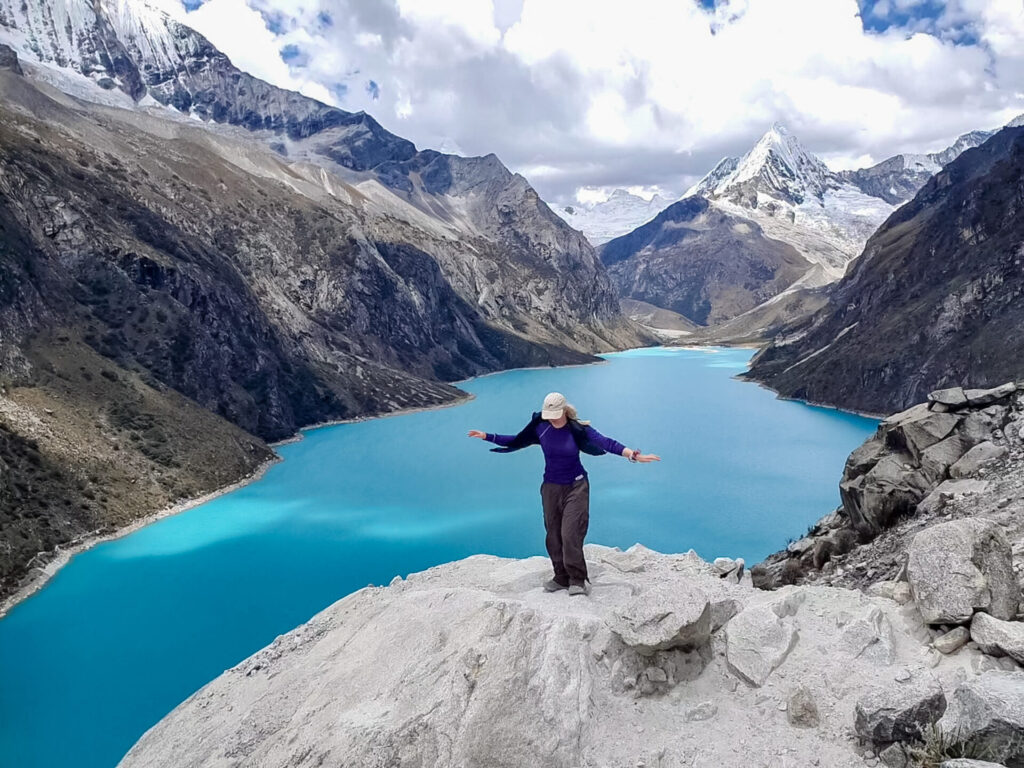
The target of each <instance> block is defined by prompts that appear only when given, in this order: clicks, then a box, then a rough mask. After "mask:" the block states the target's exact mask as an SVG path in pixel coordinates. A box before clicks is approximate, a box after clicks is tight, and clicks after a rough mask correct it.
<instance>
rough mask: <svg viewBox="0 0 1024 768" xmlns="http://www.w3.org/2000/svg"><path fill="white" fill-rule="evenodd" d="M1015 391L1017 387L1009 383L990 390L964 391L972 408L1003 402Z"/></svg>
mask: <svg viewBox="0 0 1024 768" xmlns="http://www.w3.org/2000/svg"><path fill="white" fill-rule="evenodd" d="M1016 391H1017V385H1016V384H1015V383H1014V382H1012V381H1009V382H1007V383H1006V384H1001V385H1000V386H998V387H993V388H991V389H968V390H965V391H964V395H966V397H967V402H968V403H970V404H971V405H973V406H977V407H980V406H985V405H991V404H992V403H997V402H999V401H1000V400H1005V399H1006V398H1008V397H1009V396H1010V395H1012V394H1014V393H1015V392H1016Z"/></svg>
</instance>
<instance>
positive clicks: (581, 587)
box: [569, 584, 587, 595]
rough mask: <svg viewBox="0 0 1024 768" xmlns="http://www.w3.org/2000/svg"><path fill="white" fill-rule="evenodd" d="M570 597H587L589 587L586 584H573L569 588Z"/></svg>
mask: <svg viewBox="0 0 1024 768" xmlns="http://www.w3.org/2000/svg"><path fill="white" fill-rule="evenodd" d="M569 594H570V595H585V594H587V587H586V585H585V584H573V585H571V586H570V587H569Z"/></svg>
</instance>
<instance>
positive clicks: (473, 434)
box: [468, 429, 487, 440]
mask: <svg viewBox="0 0 1024 768" xmlns="http://www.w3.org/2000/svg"><path fill="white" fill-rule="evenodd" d="M468 437H479V438H480V439H481V440H485V439H486V438H487V433H486V432H481V431H480V430H479V429H471V430H469V435H468Z"/></svg>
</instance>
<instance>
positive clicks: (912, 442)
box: [752, 382, 1024, 623]
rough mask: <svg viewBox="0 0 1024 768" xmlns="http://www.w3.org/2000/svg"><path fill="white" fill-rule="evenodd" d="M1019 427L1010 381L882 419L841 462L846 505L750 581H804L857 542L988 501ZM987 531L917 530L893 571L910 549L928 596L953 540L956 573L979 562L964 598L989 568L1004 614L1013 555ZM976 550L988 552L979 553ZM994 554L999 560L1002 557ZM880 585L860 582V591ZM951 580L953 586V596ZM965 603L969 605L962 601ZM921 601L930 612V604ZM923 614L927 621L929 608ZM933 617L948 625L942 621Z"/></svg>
mask: <svg viewBox="0 0 1024 768" xmlns="http://www.w3.org/2000/svg"><path fill="white" fill-rule="evenodd" d="M1019 424H1024V395H1022V393H1020V392H1018V387H1017V385H1016V384H1014V383H1012V382H1011V383H1007V384H1004V385H1000V386H999V387H995V388H992V389H978V390H973V389H972V390H967V391H964V390H962V389H960V388H956V389H948V390H942V391H936V392H933V393H931V394H930V396H929V400H928V402H926V403H921V404H919V405H915V406H913V407H911V408H909V409H908V410H906V411H902V412H900V413H897V414H895V415H893V416H890V417H888V418H886V419H884V420H882V422H881V423H880V424H879V426H878V430H877V432H876V433H875V435H874V436H873V437H872V438H870V439H869V440H867V441H866V442H865V443H864V444H863V445H861V446H860V447H859V448H857V449H856V450H855V451H854V452H853V453H851V454H850V457H849V458H848V459H847V461H846V466H845V468H844V470H843V475H842V479H841V480H840V483H839V492H840V498H841V500H842V507H841V508H840V509H839V510H837V511H836V513H834V514H831V515H828V516H826V517H825V518H823V519H822V520H821V521H820V522H819V523H818V524H817V525H816V526H814V527H813V528H812V530H811V531H810V532H809V535H808V536H806V537H805V538H803V539H801V540H799V541H796V542H793V543H792V544H790V546H789V547H788V548H787V549H786V550H785V551H784V552H779V553H777V554H775V555H772V556H771V557H769V558H768V559H767V560H766V561H765V562H763V563H760V564H758V565H756V566H755V567H754V569H753V572H752V573H753V577H754V583H755V584H757V585H758V586H763V587H766V588H772V587H776V586H779V585H781V584H786V583H795V582H798V581H801V580H803V579H805V578H807V577H808V576H810V575H812V574H817V573H821V572H822V571H823V570H824V571H825V572H829V571H830V570H831V569H832V568H833V567H834V566H835V563H834V562H833V565H829V562H830V561H833V560H838V559H841V558H843V557H844V556H846V555H847V554H848V553H850V552H851V551H852V550H854V549H855V548H856V547H857V546H858V545H862V544H864V543H865V542H869V541H873V540H875V539H876V538H878V537H879V536H880V535H881V534H882V533H883V532H885V531H888V530H890V529H891V528H893V527H894V526H895V527H897V528H898V527H900V526H902V525H903V524H905V523H906V521H912V520H916V521H918V523H919V526H918V529H920V528H925V527H927V525H928V524H930V523H932V522H934V521H935V518H941V517H942V516H943V513H944V510H945V507H946V505H947V503H948V502H949V501H950V500H952V499H958V498H975V497H977V495H980V494H987V492H988V491H989V489H990V486H991V478H992V477H994V476H995V475H997V474H998V473H996V472H995V471H994V470H993V467H994V466H996V464H998V462H1004V461H1006V460H1008V459H1009V458H1010V448H1011V447H1015V450H1016V451H1018V452H1024V438H1021V437H1020V435H1019V426H1018V425H1019ZM1014 457H1016V454H1014ZM954 467H958V468H959V469H957V470H956V472H957V479H951V475H952V474H953V471H954ZM992 525H995V527H994V528H990V527H986V526H985V525H984V524H982V523H979V522H970V521H959V522H957V523H951V524H949V525H948V526H945V527H943V526H937V527H935V528H928V530H925V531H922V532H921V533H917V531H916V530H915V531H914V533H916V534H917V535H918V537H919V538H918V539H915V545H913V546H912V545H911V544H910V540H911V539H912V538H913V536H909V535H908V536H907V541H906V543H905V544H904V545H903V546H902V549H901V551H898V552H893V556H894V559H893V561H892V562H893V563H896V562H897V561H898V564H897V565H895V567H896V568H899V566H901V565H902V564H903V562H904V560H905V557H906V553H907V551H908V549H910V550H911V551H912V554H911V558H912V566H911V573H923V574H925V575H924V576H922V578H921V580H920V583H921V585H922V589H923V590H924V592H927V591H928V590H929V589H930V585H932V584H937V583H938V582H939V581H940V579H939V578H938V576H939V574H943V578H942V579H941V581H947V579H946V578H945V573H946V572H947V570H948V568H949V566H950V563H951V561H950V559H949V558H950V557H952V554H951V552H952V550H951V547H952V542H953V541H954V540H955V541H959V542H962V543H963V545H964V547H966V548H967V549H966V550H964V555H963V558H961V559H962V560H963V564H962V565H961V566H960V567H962V568H964V569H966V568H967V563H970V562H973V563H976V564H978V565H977V566H975V565H972V566H970V570H965V571H964V573H965V575H964V578H963V581H962V583H961V587H962V588H963V589H964V590H966V591H967V592H970V591H971V590H975V591H976V592H978V593H979V595H980V592H985V593H986V594H988V592H987V590H988V588H989V587H988V582H985V584H984V585H981V586H971V585H970V584H969V583H968V582H971V579H970V578H969V577H968V576H967V575H966V574H967V573H969V572H970V573H974V572H977V567H980V564H981V562H984V563H985V567H986V568H991V569H993V570H992V578H994V579H996V582H994V584H993V586H994V587H995V588H997V589H999V590H1001V592H1000V593H999V594H1000V595H1003V596H1002V597H998V598H996V602H997V603H998V604H999V605H1000V606H1002V607H1001V608H999V609H998V610H999V611H1000V614H999V615H1002V614H1005V613H1006V612H1007V611H1008V610H1009V609H1010V608H1009V603H1008V601H1009V599H1010V598H1009V597H1008V596H1007V595H1008V594H1009V592H1010V591H1012V590H1011V589H1010V587H1009V586H1008V585H1009V583H1010V580H1012V579H1013V578H1014V577H1013V572H1012V568H1011V565H1010V549H1009V546H1008V544H1007V541H1006V538H1005V536H1004V534H1001V533H1000V527H999V525H996V524H992ZM979 526H981V527H984V528H985V530H986V531H988V533H986V534H985V536H984V540H985V542H989V543H991V545H992V546H991V547H989V546H988V544H985V545H984V546H983V545H982V544H980V543H978V536H979V535H980V534H977V535H976V532H975V529H976V528H978V527H979ZM993 547H994V550H992V548H993ZM975 550H977V551H975ZM981 550H985V552H984V555H983V553H982V552H981ZM989 550H992V551H989ZM996 550H997V551H998V552H999V553H1001V554H1000V555H999V556H998V557H997V555H996V553H995V551H996ZM997 561H998V562H997ZM889 567H890V569H891V568H892V567H893V566H889ZM881 578H883V577H876V578H875V579H872V580H870V581H866V582H865V583H864V584H863V585H862V586H865V587H866V586H868V584H870V583H871V582H872V581H878V580H881ZM986 578H988V576H986ZM955 581H956V580H949V582H950V583H949V588H950V589H953V588H954V587H953V583H954V582H955ZM958 583H960V582H958ZM922 594H923V593H922ZM965 595H966V592H965ZM978 599H979V600H980V599H981V598H980V596H979V597H978ZM987 599H988V598H986V600H987ZM1015 599H1016V598H1014V600H1015ZM964 600H966V603H972V602H974V599H973V598H971V599H968V598H967V597H966V596H965V597H964ZM966 603H965V605H966ZM925 604H929V605H930V603H929V601H928V600H925ZM927 610H928V611H929V615H932V614H931V611H932V610H933V608H931V607H929V608H928V609H927ZM934 610H936V611H937V613H935V615H934V617H933V618H934V620H935V621H937V622H944V621H954V619H953V618H952V616H949V615H946V614H945V613H942V611H941V610H939V609H938V608H935V609H934ZM951 610H952V609H951ZM958 610H959V611H960V612H959V613H957V616H958V617H959V618H957V619H956V620H955V621H956V622H957V623H959V622H963V621H969V620H970V616H971V614H972V613H973V612H974V609H973V608H972V609H970V610H967V608H966V607H964V606H962V607H961V609H958ZM965 610H966V611H967V612H966V613H963V611H965ZM1013 610H1016V607H1015V604H1014V607H1013ZM954 612H956V611H954ZM939 614H941V615H942V616H945V618H939ZM1006 617H1008V618H1012V616H1009V615H1008V616H1006Z"/></svg>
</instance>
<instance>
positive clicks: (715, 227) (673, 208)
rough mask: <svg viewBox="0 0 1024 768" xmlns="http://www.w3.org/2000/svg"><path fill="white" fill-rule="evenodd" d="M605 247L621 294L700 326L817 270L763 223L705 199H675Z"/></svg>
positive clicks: (603, 253)
mask: <svg viewBox="0 0 1024 768" xmlns="http://www.w3.org/2000/svg"><path fill="white" fill-rule="evenodd" d="M599 250H600V254H601V259H602V261H603V262H604V263H605V265H606V266H607V267H608V271H609V273H610V274H611V276H612V280H613V281H614V283H615V286H616V288H617V290H618V292H619V295H620V296H622V297H624V298H629V299H635V300H638V301H643V302H647V303H650V304H653V305H655V306H657V307H662V308H664V309H668V310H671V311H673V312H677V313H679V314H680V315H682V316H683V317H685V318H687V319H688V320H690V321H692V322H694V323H697V324H699V325H716V324H718V323H722V322H723V321H726V320H729V319H731V318H733V317H735V316H737V315H740V314H742V313H744V312H746V311H748V310H750V309H752V308H754V307H755V306H757V305H760V304H762V303H763V302H765V301H767V300H769V299H771V298H773V297H774V296H777V295H778V294H780V293H782V292H783V291H784V290H785V289H787V288H789V287H790V286H791V285H793V283H795V282H796V281H797V280H798V279H800V278H801V277H802V276H804V275H805V274H806V273H807V272H808V270H809V269H810V267H811V265H810V263H809V262H808V261H807V260H806V259H804V258H803V257H802V256H801V255H800V254H799V253H797V251H796V250H795V249H794V248H793V247H792V246H790V245H787V244H786V243H783V242H779V241H777V240H772V239H770V238H768V237H766V236H765V235H764V233H763V232H762V230H761V227H760V226H759V225H758V224H756V223H754V222H752V221H748V220H745V219H743V218H742V217H739V216H736V215H733V214H728V213H725V212H724V211H722V210H720V209H719V208H717V207H716V206H715V205H714V204H713V203H709V202H708V201H707V200H705V199H704V198H701V197H689V198H686V199H684V200H680V201H679V202H677V203H673V204H672V205H670V206H669V207H668V208H666V209H665V210H664V211H662V212H661V213H659V214H658V215H657V216H656V217H654V219H652V220H651V221H650V222H648V223H646V224H644V225H643V226H641V227H638V228H637V229H635V230H633V231H632V232H630V233H629V234H627V235H623V236H621V237H618V238H615V239H614V240H611V241H610V242H608V243H605V244H604V245H603V246H602V247H601V248H600V249H599Z"/></svg>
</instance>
